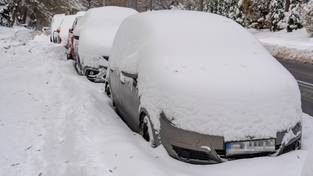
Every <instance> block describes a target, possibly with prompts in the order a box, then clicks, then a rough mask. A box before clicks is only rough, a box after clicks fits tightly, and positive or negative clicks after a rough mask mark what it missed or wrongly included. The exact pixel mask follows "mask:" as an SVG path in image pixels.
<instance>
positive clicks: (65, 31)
mask: <svg viewBox="0 0 313 176" xmlns="http://www.w3.org/2000/svg"><path fill="white" fill-rule="evenodd" d="M78 16H79V15H78V14H75V15H66V16H65V17H64V18H63V20H62V22H61V24H60V27H59V29H60V38H61V41H62V43H63V45H64V46H67V42H68V38H69V31H71V28H72V27H73V23H74V21H75V19H76V17H78Z"/></svg>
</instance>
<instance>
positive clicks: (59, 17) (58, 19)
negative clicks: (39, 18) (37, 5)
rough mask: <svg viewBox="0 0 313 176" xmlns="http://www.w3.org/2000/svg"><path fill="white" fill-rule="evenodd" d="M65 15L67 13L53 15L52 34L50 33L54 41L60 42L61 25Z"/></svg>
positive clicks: (51, 39)
mask: <svg viewBox="0 0 313 176" xmlns="http://www.w3.org/2000/svg"><path fill="white" fill-rule="evenodd" d="M64 17H65V14H56V15H54V16H53V18H52V21H51V27H50V29H51V35H50V41H51V42H53V43H60V42H61V40H60V37H59V35H60V25H61V23H62V21H63V18H64Z"/></svg>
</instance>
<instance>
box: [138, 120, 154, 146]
mask: <svg viewBox="0 0 313 176" xmlns="http://www.w3.org/2000/svg"><path fill="white" fill-rule="evenodd" d="M140 134H141V136H142V137H143V138H144V139H145V140H146V141H147V142H149V143H150V145H151V147H153V148H155V147H157V143H156V140H155V137H154V136H155V135H154V129H153V126H152V123H151V120H150V118H149V117H148V116H147V115H144V116H143V118H142V122H141V124H140Z"/></svg>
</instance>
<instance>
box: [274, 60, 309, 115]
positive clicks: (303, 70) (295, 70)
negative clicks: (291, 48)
mask: <svg viewBox="0 0 313 176" xmlns="http://www.w3.org/2000/svg"><path fill="white" fill-rule="evenodd" d="M279 62H280V63H281V64H282V65H284V66H285V67H286V68H287V69H288V70H289V71H290V72H291V74H293V76H294V77H295V78H296V79H297V80H298V83H299V87H300V90H301V96H302V110H303V111H304V112H305V113H307V114H310V115H312V116H313V65H311V64H302V63H297V62H294V61H285V60H279Z"/></svg>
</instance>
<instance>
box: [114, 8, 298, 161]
mask: <svg viewBox="0 0 313 176" xmlns="http://www.w3.org/2000/svg"><path fill="white" fill-rule="evenodd" d="M108 82H109V86H110V88H111V90H110V91H111V98H112V101H113V105H114V106H115V107H116V111H117V112H118V114H120V115H121V117H122V118H123V120H124V121H125V122H126V123H127V124H128V126H129V127H130V128H131V129H132V130H133V131H135V132H138V133H140V134H141V135H142V136H143V137H144V139H146V140H147V141H149V142H150V143H151V145H152V146H158V145H159V144H162V145H163V146H164V147H165V149H166V151H167V152H168V153H169V155H170V156H172V157H174V158H176V159H179V160H182V161H185V162H190V163H219V162H223V161H225V160H227V159H232V158H240V157H251V156H263V155H270V154H273V155H279V154H282V153H285V152H288V151H290V150H294V149H298V148H300V147H301V134H302V125H301V116H302V109H301V101H300V91H299V87H298V85H297V82H296V80H295V79H294V77H293V76H292V75H291V74H290V73H289V72H288V71H287V70H286V69H285V68H284V67H283V66H282V65H281V64H280V63H279V62H277V61H276V60H275V59H274V58H273V57H272V56H271V55H270V54H269V53H268V51H267V50H266V49H264V48H263V46H262V45H261V44H260V43H259V42H258V41H257V40H256V39H255V38H254V37H253V36H252V35H251V34H250V33H249V32H248V31H246V30H245V29H244V28H243V27H241V26H240V25H239V24H237V23H236V22H234V21H232V20H230V19H227V18H225V17H222V16H218V15H214V14H210V13H202V12H191V11H153V12H146V13H142V14H137V15H133V16H131V17H129V18H127V19H126V20H125V21H124V22H123V23H122V25H121V26H120V29H119V31H118V33H117V34H116V38H115V41H114V44H113V48H112V53H111V57H110V61H109V78H108Z"/></svg>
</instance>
